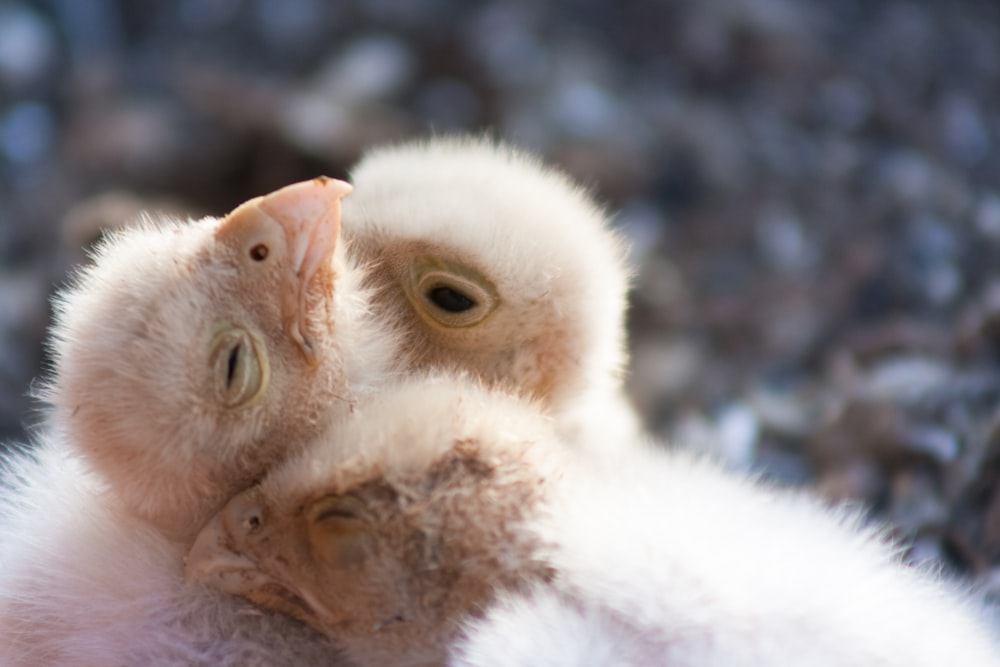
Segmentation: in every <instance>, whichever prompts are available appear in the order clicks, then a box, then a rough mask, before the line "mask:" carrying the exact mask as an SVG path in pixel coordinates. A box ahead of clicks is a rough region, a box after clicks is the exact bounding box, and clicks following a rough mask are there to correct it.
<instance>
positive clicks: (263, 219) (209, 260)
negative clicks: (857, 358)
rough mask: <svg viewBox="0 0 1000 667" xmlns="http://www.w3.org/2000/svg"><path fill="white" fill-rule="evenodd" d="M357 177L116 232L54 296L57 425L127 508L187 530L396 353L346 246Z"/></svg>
mask: <svg viewBox="0 0 1000 667" xmlns="http://www.w3.org/2000/svg"><path fill="white" fill-rule="evenodd" d="M349 191H350V186H349V185H347V184H346V183H343V182H341V181H336V180H334V179H325V178H321V179H316V180H313V181H307V182H303V183H298V184H295V185H292V186H288V187H286V188H283V189H281V190H278V191H277V192H274V193H271V194H269V195H267V196H264V197H258V198H256V199H253V200H251V201H249V202H247V203H245V204H243V205H242V206H240V207H238V208H237V209H235V210H234V211H233V212H232V213H230V214H229V215H228V216H226V217H224V218H222V219H217V218H206V219H203V220H198V221H194V222H191V221H185V222H179V221H172V220H166V221H156V222H154V221H146V222H145V223H144V224H140V225H138V226H136V227H132V228H129V229H126V230H124V231H122V232H121V233H118V234H114V235H113V236H112V237H111V238H110V240H109V241H108V242H107V243H105V244H103V245H102V246H101V247H99V249H98V251H97V254H96V257H95V261H94V262H93V263H92V264H91V265H90V266H88V267H87V268H86V269H84V270H83V271H82V272H81V273H80V275H79V276H78V277H77V279H76V281H75V282H74V284H73V286H72V287H71V288H70V289H68V290H66V291H64V292H62V293H61V294H60V295H59V297H58V298H57V300H56V318H55V325H54V328H53V333H52V337H53V342H52V350H53V353H54V358H55V367H54V372H53V374H52V381H51V382H50V386H49V387H48V388H47V390H46V392H45V398H46V399H47V400H48V402H49V403H50V404H51V405H52V412H51V416H50V420H49V421H50V423H51V424H52V425H53V426H54V427H55V428H56V429H57V430H59V431H60V432H62V433H64V434H65V439H66V440H67V441H68V442H70V443H72V445H73V446H75V447H77V448H79V450H80V451H81V453H82V454H83V455H84V456H85V457H86V458H87V460H88V461H89V462H90V463H91V464H92V465H93V467H94V468H95V470H97V471H98V472H99V473H100V474H101V475H103V476H104V477H105V478H107V479H108V480H109V482H110V486H111V487H112V488H113V489H114V492H115V493H116V494H118V495H120V496H121V498H122V500H123V503H124V504H125V506H127V507H129V508H132V509H134V510H135V511H136V513H137V514H138V515H139V516H140V517H142V518H145V519H147V520H149V521H151V522H152V523H153V524H154V525H156V526H158V527H159V528H161V529H162V530H164V531H165V532H166V533H167V534H168V535H172V536H177V537H181V538H183V537H187V536H189V535H191V534H192V531H193V530H196V529H197V528H198V527H199V526H200V525H201V524H202V523H203V522H204V520H205V519H206V518H207V515H206V512H212V511H214V510H215V508H216V506H217V505H218V504H220V503H221V502H222V501H224V500H225V499H226V498H228V497H229V496H230V495H232V494H233V493H234V492H235V491H236V490H238V489H240V488H244V487H245V486H246V485H247V484H249V483H251V482H252V481H253V479H254V478H255V477H257V476H258V475H260V474H261V473H262V472H263V471H264V470H265V469H266V468H267V467H269V466H270V465H271V464H272V463H274V462H276V461H277V460H279V459H281V458H282V457H284V456H285V455H286V454H287V452H288V448H289V447H291V446H293V445H294V443H296V442H300V441H302V440H303V439H305V438H308V437H309V436H310V435H311V434H312V433H315V432H316V431H318V430H319V429H321V428H323V426H324V425H325V424H326V423H328V422H329V421H330V420H331V419H332V418H334V417H335V416H336V415H337V413H338V411H339V412H346V410H347V408H348V401H349V399H350V396H351V394H352V392H354V391H355V390H357V389H359V388H360V389H364V388H365V387H366V386H372V385H376V384H378V383H380V382H381V380H382V377H381V376H382V375H383V374H384V370H383V369H385V367H386V365H387V361H386V360H387V359H390V358H391V357H392V352H391V346H390V343H389V341H388V340H387V339H386V337H385V336H384V335H382V334H380V333H378V332H379V331H380V330H381V329H384V328H385V327H382V326H381V325H379V324H377V323H376V322H375V321H374V320H373V318H372V317H371V315H370V313H369V311H368V306H367V303H366V301H365V299H364V298H362V296H361V289H360V285H359V283H360V279H361V274H360V272H359V271H358V270H357V269H355V268H353V267H352V266H351V265H350V264H349V259H348V258H347V257H346V256H345V253H344V249H343V244H342V243H338V231H339V207H340V198H341V197H342V196H343V195H344V194H346V193H347V192H349Z"/></svg>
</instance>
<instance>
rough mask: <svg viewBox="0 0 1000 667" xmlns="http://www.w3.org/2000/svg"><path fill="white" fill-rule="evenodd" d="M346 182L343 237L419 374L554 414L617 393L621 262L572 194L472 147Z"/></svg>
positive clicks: (623, 282) (413, 158)
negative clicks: (470, 376) (493, 391)
mask: <svg viewBox="0 0 1000 667" xmlns="http://www.w3.org/2000/svg"><path fill="white" fill-rule="evenodd" d="M351 177H352V182H353V183H354V186H355V193H354V195H353V196H352V197H351V198H350V199H348V200H347V201H345V202H344V235H345V238H346V239H347V240H348V241H349V242H350V243H351V244H352V245H351V247H352V249H353V250H354V251H356V252H357V253H358V254H359V255H360V256H361V257H364V258H365V259H367V260H368V261H369V262H371V264H372V266H373V269H372V271H371V272H370V273H369V278H370V280H371V281H372V282H373V283H374V285H375V287H376V288H377V294H378V296H377V297H376V298H375V306H376V307H377V308H381V309H383V310H384V311H385V312H386V313H387V314H388V315H389V316H390V317H392V318H394V319H396V320H397V321H398V322H400V324H401V326H402V328H403V330H404V331H405V336H404V338H405V340H406V341H407V342H406V348H407V352H408V353H409V355H410V358H411V360H412V363H413V364H414V365H415V366H417V367H421V368H447V369H463V370H470V371H473V372H474V373H476V374H477V375H478V376H480V377H482V378H483V379H484V380H486V381H487V382H489V383H491V384H494V385H506V386H509V387H512V388H517V389H519V390H521V391H523V392H524V393H525V394H527V395H529V396H531V397H534V398H538V399H541V400H542V401H543V402H544V403H546V404H547V405H549V406H555V407H561V406H562V405H565V404H566V403H567V402H569V401H570V400H571V399H572V398H573V397H575V396H576V395H577V394H578V393H579V392H580V391H582V390H584V389H589V388H593V387H595V386H596V387H606V386H611V387H615V386H617V385H618V383H619V375H620V371H621V369H622V366H623V364H624V361H625V354H624V323H623V317H624V310H625V297H626V291H627V282H628V278H627V271H626V268H625V254H624V251H623V247H622V243H621V242H620V240H619V238H618V237H617V236H616V235H615V234H614V233H613V232H612V231H611V230H610V229H609V228H608V226H607V221H606V219H605V215H604V214H603V212H602V211H601V209H600V208H599V207H598V206H597V205H596V204H595V203H594V201H593V200H592V199H591V198H590V197H589V196H588V195H587V194H586V193H585V192H584V191H583V189H582V188H580V187H579V186H577V185H575V184H574V183H572V182H571V181H570V180H569V179H568V178H567V177H566V176H565V175H563V174H562V173H560V172H558V171H555V170H553V169H550V168H548V167H545V166H543V165H542V164H541V163H540V162H538V161H537V160H536V159H535V158H533V157H531V156H529V155H526V154H524V153H521V152H518V151H516V150H514V149H512V148H510V147H507V146H504V145H497V144H495V143H491V142H490V141H488V140H485V139H475V138H436V139H431V140H429V141H425V142H415V143H409V144H403V145H400V146H395V147H388V148H383V149H377V150H374V151H372V152H370V153H369V154H367V156H366V157H364V158H363V159H362V160H361V162H360V163H359V164H358V165H357V166H356V167H355V168H354V169H353V170H352V173H351Z"/></svg>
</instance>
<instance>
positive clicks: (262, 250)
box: [250, 243, 271, 262]
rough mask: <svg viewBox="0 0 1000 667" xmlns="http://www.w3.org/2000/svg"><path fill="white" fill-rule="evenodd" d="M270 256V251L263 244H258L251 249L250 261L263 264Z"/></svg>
mask: <svg viewBox="0 0 1000 667" xmlns="http://www.w3.org/2000/svg"><path fill="white" fill-rule="evenodd" d="M269 254H271V251H270V249H269V248H268V247H267V246H266V245H265V244H263V243H258V244H257V245H255V246H253V247H252V248H250V259H252V260H253V261H255V262H263V261H264V260H265V259H267V256H268V255H269Z"/></svg>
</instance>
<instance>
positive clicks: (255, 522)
mask: <svg viewBox="0 0 1000 667" xmlns="http://www.w3.org/2000/svg"><path fill="white" fill-rule="evenodd" d="M225 522H226V528H227V529H228V530H229V532H230V534H232V535H250V534H253V533H254V532H256V531H257V530H259V529H260V528H261V526H263V525H264V512H263V510H262V509H261V507H260V506H259V505H257V504H256V503H246V504H243V503H237V504H234V505H231V506H230V507H229V508H228V509H227V510H226V512H225Z"/></svg>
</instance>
